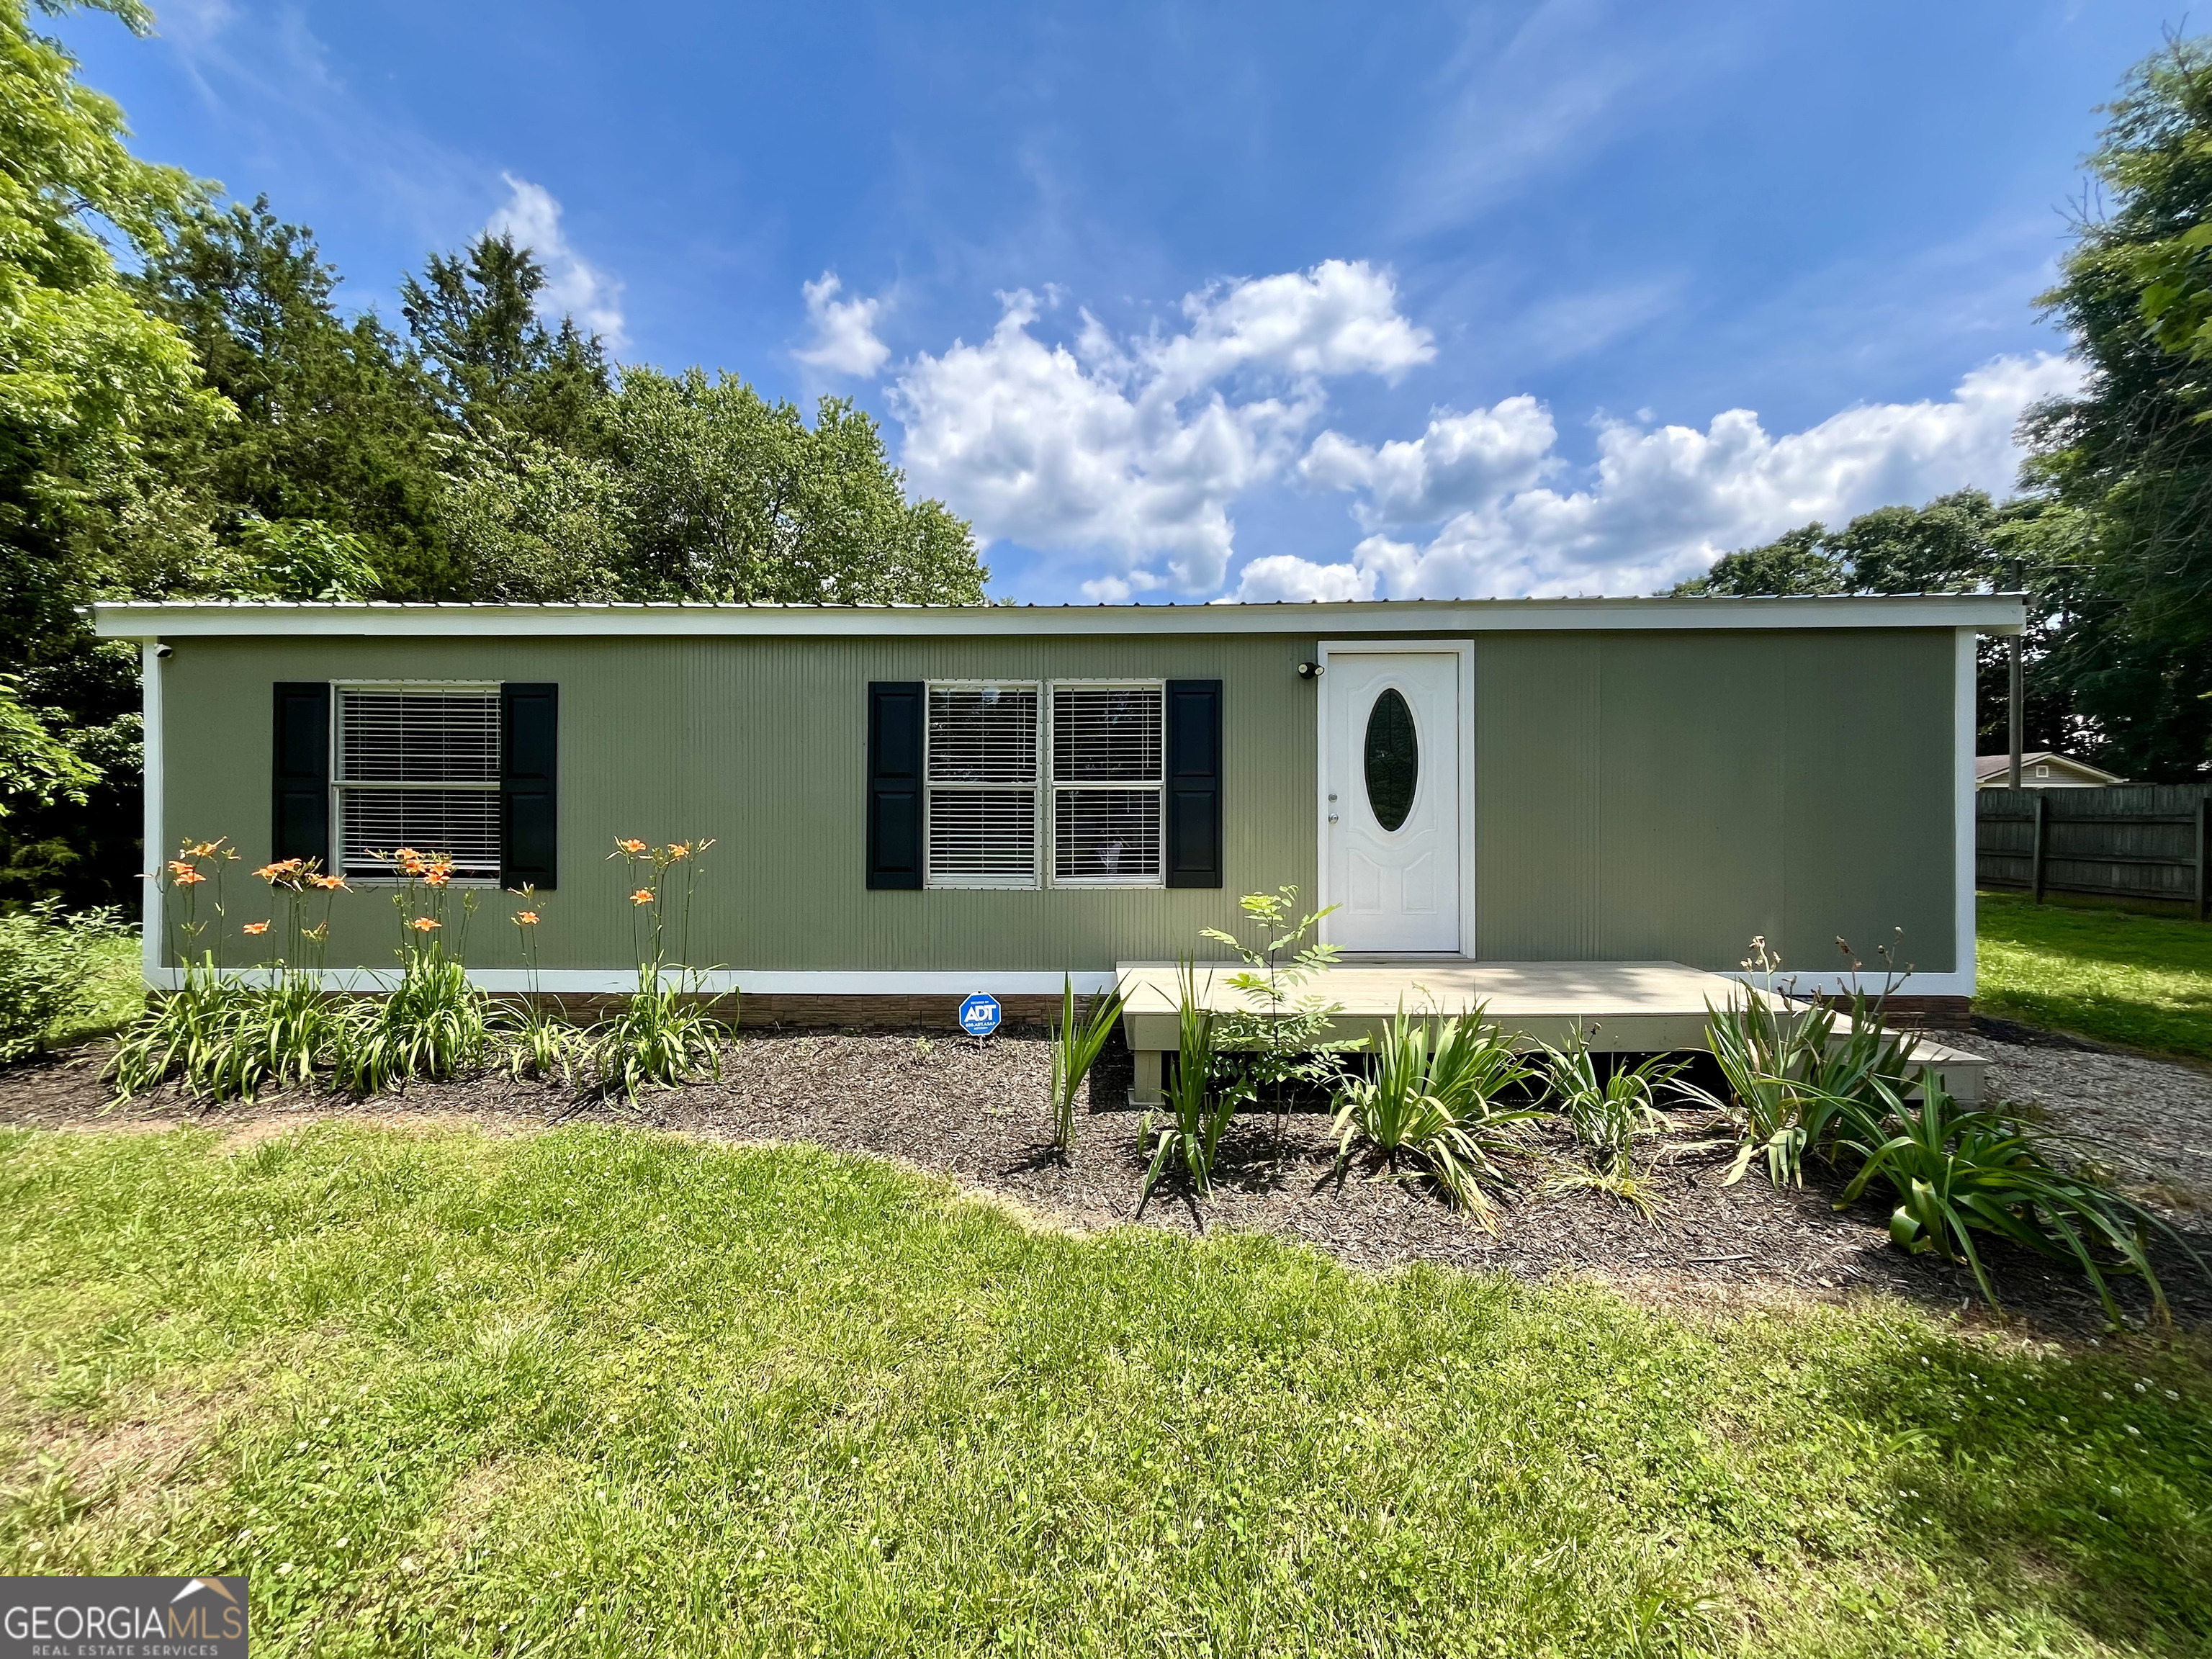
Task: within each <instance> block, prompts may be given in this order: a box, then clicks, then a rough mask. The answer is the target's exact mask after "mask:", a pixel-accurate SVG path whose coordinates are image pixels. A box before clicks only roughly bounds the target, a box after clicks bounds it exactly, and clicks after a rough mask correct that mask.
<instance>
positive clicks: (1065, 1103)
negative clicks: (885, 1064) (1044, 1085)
mask: <svg viewBox="0 0 2212 1659" xmlns="http://www.w3.org/2000/svg"><path fill="white" fill-rule="evenodd" d="M1119 1018H1121V998H1120V997H1118V996H1114V995H1110V994H1109V995H1105V996H1095V997H1093V998H1091V1003H1090V1007H1089V1009H1088V1011H1087V1012H1086V1013H1085V1016H1084V1017H1083V1018H1080V1019H1079V1018H1077V1017H1076V1012H1075V981H1074V979H1073V977H1072V976H1071V975H1066V974H1063V975H1060V1021H1059V1023H1058V1024H1056V1025H1055V1026H1054V1028H1053V1036H1052V1136H1053V1139H1052V1144H1053V1146H1054V1149H1055V1150H1056V1151H1057V1152H1059V1153H1060V1157H1061V1158H1063V1159H1064V1158H1066V1157H1067V1155H1068V1154H1069V1153H1070V1152H1073V1151H1074V1150H1075V1097H1076V1096H1077V1095H1078V1094H1079V1093H1080V1092H1081V1091H1082V1088H1083V1080H1084V1079H1085V1078H1087V1077H1089V1076H1090V1075H1091V1067H1092V1066H1094V1065H1096V1064H1097V1060H1098V1051H1099V1050H1100V1049H1102V1048H1104V1047H1105V1046H1106V1040H1107V1038H1109V1037H1110V1036H1113V1035H1114V1022H1115V1020H1117V1019H1119ZM924 1052H925V1053H927V1050H924Z"/></svg>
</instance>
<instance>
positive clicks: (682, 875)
mask: <svg viewBox="0 0 2212 1659" xmlns="http://www.w3.org/2000/svg"><path fill="white" fill-rule="evenodd" d="M713 846H714V842H713V841H712V840H711V839H708V840H703V841H699V840H695V841H688V842H684V841H676V842H669V843H667V844H666V845H665V846H663V847H653V846H651V845H649V844H647V842H642V841H639V840H636V839H635V838H634V837H633V838H626V839H623V840H621V841H617V842H616V843H615V850H614V851H613V852H612V853H611V854H608V856H609V857H610V858H611V859H620V860H622V861H623V868H624V870H625V872H626V873H627V877H628V878H629V880H630V881H631V882H632V883H633V884H634V886H633V888H632V890H631V892H630V895H629V900H630V917H631V923H630V925H631V929H632V941H633V943H634V944H635V945H636V947H637V950H638V969H637V988H636V989H635V991H633V992H631V993H630V994H629V998H628V1000H625V1001H624V1003H623V1006H622V1007H621V1008H620V1009H618V1010H617V1012H615V1013H613V1014H612V1015H611V1016H610V1017H609V1018H606V1019H605V1020H603V1021H601V1022H600V1024H598V1025H597V1026H595V1027H593V1028H592V1033H591V1036H590V1044H591V1056H592V1069H593V1071H594V1073H596V1075H597V1077H598V1079H599V1087H600V1088H601V1089H602V1090H604V1091H608V1092H610V1093H611V1092H613V1091H616V1090H620V1091H621V1092H622V1095H623V1098H624V1099H626V1100H629V1101H631V1102H633V1103H635V1101H636V1099H637V1097H638V1091H640V1090H641V1089H646V1088H653V1087H658V1088H674V1087H676V1086H678V1085H680V1084H684V1083H688V1082H690V1080H691V1079H694V1078H696V1077H697V1076H699V1075H700V1074H701V1073H706V1074H708V1075H709V1076H712V1077H714V1078H717V1079H719V1078H720V1076H721V1075H722V1044H723V1043H725V1042H728V1041H729V1040H730V1037H731V1035H732V1033H731V1030H730V1028H729V1027H728V1026H727V1025H726V1024H723V1023H722V1022H721V1021H720V1020H717V1019H715V1018H712V1017H711V1016H709V1015H708V1012H706V1009H705V1007H704V1006H702V1005H703V1003H704V1002H705V1000H706V978H707V975H706V974H705V973H704V972H702V971H701V970H699V969H694V968H690V967H687V966H685V965H684V961H683V957H684V954H685V953H686V952H687V951H688V947H689V944H690V928H691V903H692V898H693V895H694V893H695V891H696V887H697V884H698V868H699V860H700V857H701V855H702V854H704V853H705V852H706V851H707V850H708V848H711V847H713ZM671 951H672V952H673V955H672V956H671Z"/></svg>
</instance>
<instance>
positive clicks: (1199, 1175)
mask: <svg viewBox="0 0 2212 1659" xmlns="http://www.w3.org/2000/svg"><path fill="white" fill-rule="evenodd" d="M1176 980H1177V983H1178V988H1179V994H1178V996H1177V999H1176V1068H1175V1075H1174V1076H1173V1077H1172V1078H1170V1079H1169V1080H1168V1086H1167V1108H1168V1113H1169V1117H1170V1121H1168V1122H1166V1123H1164V1124H1162V1125H1160V1126H1159V1127H1158V1131H1157V1133H1155V1131H1154V1128H1153V1124H1152V1116H1151V1115H1150V1114H1149V1113H1148V1114H1146V1118H1145V1121H1144V1123H1143V1125H1142V1127H1140V1128H1139V1131H1138V1133H1139V1139H1144V1138H1146V1137H1152V1139H1153V1145H1152V1164H1151V1167H1149V1168H1148V1169H1147V1170H1146V1171H1145V1185H1144V1190H1143V1191H1142V1192H1140V1193H1139V1194H1138V1195H1137V1214H1139V1216H1141V1215H1143V1214H1144V1212H1145V1206H1146V1204H1147V1203H1149V1202H1150V1201H1151V1200H1152V1190H1153V1188H1156V1187H1158V1185H1159V1183H1160V1180H1161V1178H1162V1177H1163V1176H1164V1175H1165V1174H1166V1173H1167V1171H1168V1170H1169V1169H1170V1167H1172V1166H1173V1165H1175V1164H1181V1165H1182V1169H1183V1172H1184V1174H1185V1175H1187V1176H1188V1177H1189V1179H1190V1184H1191V1188H1192V1190H1193V1191H1194V1192H1195V1193H1196V1194H1198V1195H1199V1196H1200V1197H1201V1198H1203V1197H1205V1196H1206V1194H1209V1193H1211V1192H1212V1190H1213V1165H1214V1157H1215V1154H1216V1153H1217V1152H1218V1151H1219V1150H1220V1146H1221V1134H1222V1131H1223V1130H1225V1129H1226V1128H1227V1127H1229V1121H1230V1119H1231V1117H1233V1116H1234V1115H1236V1112H1237V1094H1236V1092H1235V1091H1231V1090H1227V1089H1218V1088H1216V1087H1215V1086H1214V1068H1215V1065H1216V1063H1217V1061H1218V1047H1217V1044H1218V1032H1219V1023H1218V1018H1217V1017H1216V1015H1215V1014H1214V1012H1213V1011H1212V1009H1210V1008H1208V1007H1206V1006H1205V1001H1204V1000H1203V999H1202V998H1200V995H1199V994H1198V978H1197V969H1196V966H1195V965H1194V963H1192V961H1191V960H1190V959H1189V958H1188V957H1185V958H1184V959H1183V960H1182V963H1180V964H1179V965H1178V967H1177V969H1176ZM1200 1225H1204V1224H1203V1221H1202V1220H1201V1223H1200Z"/></svg>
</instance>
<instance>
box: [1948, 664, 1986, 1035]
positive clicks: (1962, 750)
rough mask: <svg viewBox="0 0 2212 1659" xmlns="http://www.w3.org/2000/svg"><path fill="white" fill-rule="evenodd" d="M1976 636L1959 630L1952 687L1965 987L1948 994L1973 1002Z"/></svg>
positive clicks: (1954, 836)
mask: <svg viewBox="0 0 2212 1659" xmlns="http://www.w3.org/2000/svg"><path fill="white" fill-rule="evenodd" d="M1974 645H1975V636H1974V630H1973V629H1971V628H1961V629H1960V630H1959V642H1958V655H1957V658H1956V663H1957V666H1956V668H1955V670H1954V683H1953V684H1952V687H1951V701H1952V728H1951V730H1952V738H1951V741H1952V745H1953V747H1952V760H1953V763H1954V773H1953V779H1954V783H1953V792H1952V793H1953V820H1952V823H1953V828H1952V831H1951V842H1952V845H1951V856H1952V859H1953V860H1954V863H1953V875H1952V880H1953V881H1954V883H1955V884H1956V889H1957V890H1956V891H1955V892H1954V894H1953V895H1952V901H1953V903H1954V905H1955V906H1956V919H1955V921H1954V923H1953V929H1954V933H1953V937H1954V939H1956V941H1957V944H1956V946H1955V949H1956V951H1957V954H1956V956H1954V957H1953V959H1952V960H1953V964H1954V968H1955V969H1956V971H1955V972H1954V974H1953V975H1951V977H1953V978H1955V979H1957V980H1959V981H1961V984H1960V988H1959V989H1958V990H1957V991H1956V992H1954V993H1946V994H1950V995H1957V996H1966V997H1970V996H1972V995H1973V994H1974V973H1975V965H1976V964H1975V929H1976V924H1977V917H1976V915H1975V911H1974V884H1975V880H1976V878H1977V877H1978V875H1979V873H1980V872H1979V868H1978V861H1977V860H1976V858H1975V855H1974V854H1975V843H1976V829H1977V826H1976V824H1975V822H1974V792H1975V789H1976V787H1977V780H1976V778H1975V776H1974V748H1975V744H1974V714H1975V709H1974V700H1975V693H1976V691H1977V690H1978V687H1977V686H1976V684H1975V680H1976V677H1977V672H1978V666H1979V665H1978V663H1977V661H1976V659H1975V653H1974Z"/></svg>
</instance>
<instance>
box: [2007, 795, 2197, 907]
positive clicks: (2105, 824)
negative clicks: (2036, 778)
mask: <svg viewBox="0 0 2212 1659" xmlns="http://www.w3.org/2000/svg"><path fill="white" fill-rule="evenodd" d="M2208 803H2212V788H2208V787H2206V786H2204V785H2202V784H2116V785H2114V786H2113V787H2111V788H2109V789H1983V790H1978V791H1977V792H1976V793H1975V795H1974V872H1975V879H1976V881H1977V882H1978V883H1979V884H1981V885H1982V886H1984V887H2019V888H2025V889H2026V890H2028V891H2029V892H2032V893H2033V894H2034V895H2035V897H2036V902H2038V903H2040V902H2042V899H2043V896H2044V894H2045V893H2046V892H2056V893H2093V894H2097V895H2099V896H2103V897H2106V898H2134V899H2163V900H2166V901H2168V902H2178V903H2181V904H2187V905H2191V906H2193V907H2194V908H2195V910H2196V913H2197V921H2203V920H2204V917H2205V903H2206V891H2205V868H2204V864H2205V836H2206V829H2207V813H2208V811H2212V805H2208Z"/></svg>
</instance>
